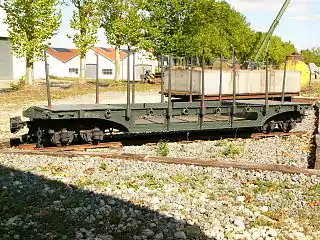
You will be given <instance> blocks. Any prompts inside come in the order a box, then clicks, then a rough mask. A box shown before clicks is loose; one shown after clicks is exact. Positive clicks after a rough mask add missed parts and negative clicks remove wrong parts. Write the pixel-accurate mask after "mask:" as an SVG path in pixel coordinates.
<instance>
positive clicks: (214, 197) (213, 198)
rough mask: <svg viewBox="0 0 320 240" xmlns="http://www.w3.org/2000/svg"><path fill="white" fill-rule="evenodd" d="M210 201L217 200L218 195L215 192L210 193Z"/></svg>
mask: <svg viewBox="0 0 320 240" xmlns="http://www.w3.org/2000/svg"><path fill="white" fill-rule="evenodd" d="M209 199H210V200H212V201H215V200H216V199H217V198H216V194H215V193H214V192H210V193H209Z"/></svg>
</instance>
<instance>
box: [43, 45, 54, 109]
mask: <svg viewBox="0 0 320 240" xmlns="http://www.w3.org/2000/svg"><path fill="white" fill-rule="evenodd" d="M47 50H48V48H47V47H45V49H44V51H43V54H44V64H45V73H46V88H47V98H48V108H52V104H51V92H50V81H49V69H48V60H47Z"/></svg>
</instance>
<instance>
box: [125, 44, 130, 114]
mask: <svg viewBox="0 0 320 240" xmlns="http://www.w3.org/2000/svg"><path fill="white" fill-rule="evenodd" d="M130 100H131V99H130V47H129V46H128V59H127V111H126V117H127V119H129V118H130V116H131V106H130Z"/></svg>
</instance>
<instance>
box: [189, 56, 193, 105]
mask: <svg viewBox="0 0 320 240" xmlns="http://www.w3.org/2000/svg"><path fill="white" fill-rule="evenodd" d="M189 68H190V71H189V72H190V85H189V88H190V89H189V90H190V96H189V102H192V81H193V79H192V57H190V66H189Z"/></svg>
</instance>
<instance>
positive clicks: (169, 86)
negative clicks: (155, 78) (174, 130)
mask: <svg viewBox="0 0 320 240" xmlns="http://www.w3.org/2000/svg"><path fill="white" fill-rule="evenodd" d="M171 61H172V56H171V54H170V55H169V63H168V64H169V79H168V114H167V129H168V130H170V124H171V115H172V103H171V81H172V71H171V70H172V69H171Z"/></svg>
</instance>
